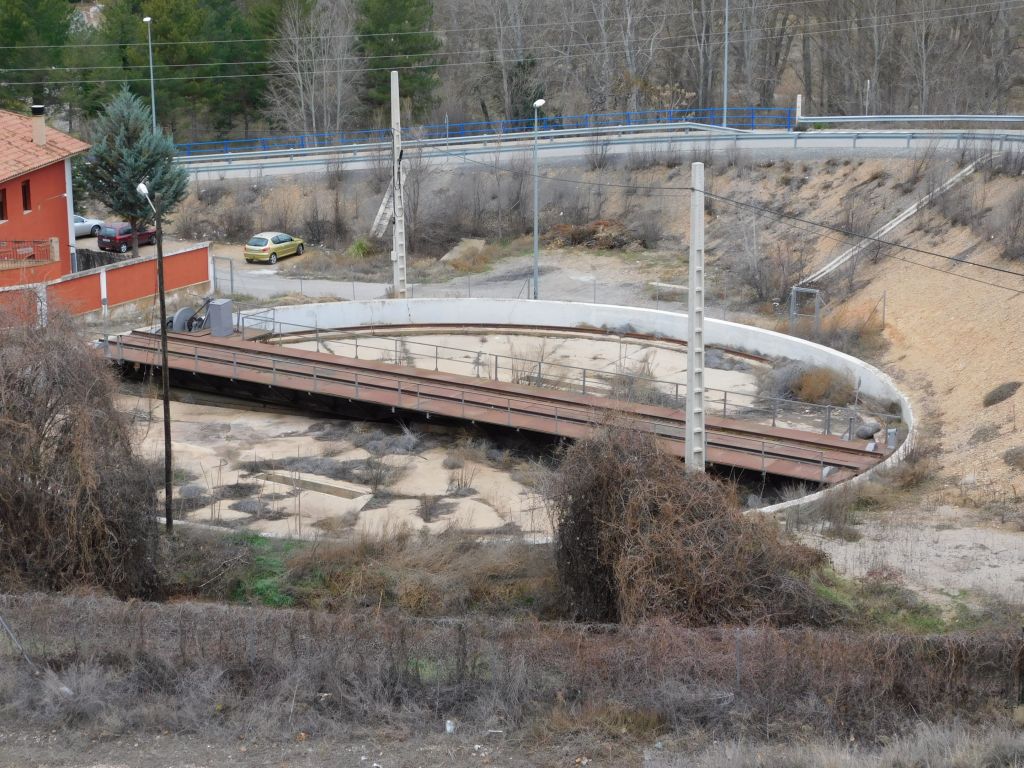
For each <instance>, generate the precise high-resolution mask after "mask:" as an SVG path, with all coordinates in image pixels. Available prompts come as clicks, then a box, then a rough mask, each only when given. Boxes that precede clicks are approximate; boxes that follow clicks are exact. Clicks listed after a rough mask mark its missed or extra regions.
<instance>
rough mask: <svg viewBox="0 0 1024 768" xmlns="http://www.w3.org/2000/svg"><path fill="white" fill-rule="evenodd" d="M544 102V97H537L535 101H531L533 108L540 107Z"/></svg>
mask: <svg viewBox="0 0 1024 768" xmlns="http://www.w3.org/2000/svg"><path fill="white" fill-rule="evenodd" d="M545 104H547V102H546V101H544V99H537V100H536V101H535V102H533V108H534V109H540V108H541V107H543V106H544V105H545Z"/></svg>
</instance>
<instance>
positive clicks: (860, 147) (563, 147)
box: [186, 129, 1024, 180]
mask: <svg viewBox="0 0 1024 768" xmlns="http://www.w3.org/2000/svg"><path fill="white" fill-rule="evenodd" d="M528 137H529V134H525V135H522V134H520V135H517V136H515V137H504V138H502V139H499V140H492V141H481V142H476V143H472V144H458V145H454V144H453V145H450V146H446V145H444V144H443V143H442V144H437V143H432V144H429V145H424V146H423V149H422V151H423V156H424V158H425V160H426V162H427V163H429V164H430V165H443V164H445V163H463V162H467V161H471V162H477V163H483V164H493V163H495V162H496V161H497V160H498V159H499V158H500V157H501V155H503V154H504V155H508V154H509V153H513V154H514V153H529V152H531V151H532V147H533V144H532V141H531V140H530V139H529V138H528ZM1006 141H1015V142H1019V141H1024V133H1022V132H1019V131H1017V132H1013V131H1000V132H988V131H928V130H919V131H849V130H844V131H806V132H784V131H759V132H748V133H725V134H721V133H708V132H705V131H689V132H679V131H675V132H672V131H659V132H653V133H652V132H651V131H650V130H647V131H643V132H640V131H636V132H630V131H628V130H627V129H623V131H622V133H618V134H604V135H601V136H596V137H580V136H569V137H548V138H543V139H542V140H541V142H540V144H539V145H538V151H539V153H540V154H542V155H543V156H544V158H545V159H546V160H547V161H548V162H551V161H559V160H564V161H569V160H579V159H581V158H586V157H588V156H590V155H593V154H594V153H595V152H597V151H606V152H607V153H608V154H609V155H613V156H614V155H621V154H628V153H630V152H634V151H636V150H637V149H640V148H651V149H665V148H668V147H671V148H673V149H677V150H683V151H685V150H687V149H695V148H698V147H699V148H708V149H711V150H712V151H716V152H726V151H731V150H735V149H737V148H739V149H742V150H743V151H744V152H748V153H751V154H754V155H758V154H766V155H778V154H780V153H789V152H794V151H795V152H800V153H801V155H802V156H807V155H811V156H813V155H815V154H817V155H825V156H828V155H834V154H836V153H839V152H841V153H842V154H843V155H844V156H848V155H850V154H851V153H857V152H871V153H873V154H876V155H877V154H878V153H879V152H884V153H886V154H893V155H898V154H904V153H909V152H914V151H916V150H922V149H928V150H929V151H957V150H959V149H961V148H962V147H963V146H964V145H965V143H971V144H975V145H986V146H987V145H989V144H991V143H993V142H994V145H995V146H996V147H998V146H1000V142H1006ZM382 151H387V150H386V149H383V150H382V149H381V148H379V147H375V148H361V149H356V148H354V147H340V148H337V149H335V150H324V151H320V150H296V151H291V152H290V151H287V150H284V151H278V152H272V153H258V152H256V153H245V152H241V153H234V154H232V155H230V156H228V155H221V156H217V157H213V158H207V159H204V160H201V161H200V160H195V159H190V160H188V161H187V162H186V167H187V168H188V169H189V172H190V173H191V174H192V175H193V177H194V178H195V179H196V180H202V179H226V178H255V177H258V176H273V175H288V174H296V173H310V172H313V173H316V172H323V171H325V170H326V169H327V166H328V164H337V163H338V162H341V163H342V164H343V166H344V168H345V169H346V170H366V169H369V168H370V167H372V166H373V165H374V164H375V162H376V161H375V160H374V158H375V157H379V156H380V153H381V152H382ZM407 151H411V150H407Z"/></svg>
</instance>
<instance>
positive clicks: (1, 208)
mask: <svg viewBox="0 0 1024 768" xmlns="http://www.w3.org/2000/svg"><path fill="white" fill-rule="evenodd" d="M6 220H7V190H6V189H4V188H2V187H0V221H6Z"/></svg>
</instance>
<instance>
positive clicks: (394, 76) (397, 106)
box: [391, 70, 407, 299]
mask: <svg viewBox="0 0 1024 768" xmlns="http://www.w3.org/2000/svg"><path fill="white" fill-rule="evenodd" d="M391 139H392V142H393V144H392V153H393V157H392V161H393V166H392V170H391V189H392V194H393V196H394V197H393V200H394V209H395V228H394V230H393V231H392V239H391V261H392V268H393V270H394V273H393V274H394V276H393V279H392V293H393V294H394V296H393V298H396V299H404V298H405V296H406V287H407V286H406V271H405V202H404V200H403V199H402V196H403V190H402V105H401V102H400V101H399V98H398V72H397V71H396V70H391Z"/></svg>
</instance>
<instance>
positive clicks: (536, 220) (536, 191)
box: [533, 99, 545, 299]
mask: <svg viewBox="0 0 1024 768" xmlns="http://www.w3.org/2000/svg"><path fill="white" fill-rule="evenodd" d="M544 103H545V102H544V99H537V100H536V101H535V102H533V298H534V299H536V298H537V297H538V294H539V293H540V267H539V266H538V258H539V254H540V207H539V201H540V176H539V175H538V174H537V141H538V139H539V137H540V131H539V128H538V125H539V123H538V117H537V114H538V110H540V108H541V107H543V106H544Z"/></svg>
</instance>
